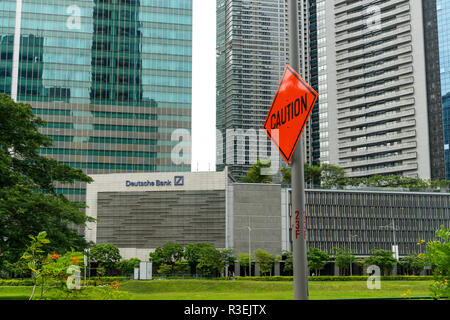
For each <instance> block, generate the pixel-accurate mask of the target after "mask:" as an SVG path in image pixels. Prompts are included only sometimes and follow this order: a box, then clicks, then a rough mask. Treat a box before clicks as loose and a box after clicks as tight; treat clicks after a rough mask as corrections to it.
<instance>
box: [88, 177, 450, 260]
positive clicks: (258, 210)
mask: <svg viewBox="0 0 450 320" xmlns="http://www.w3.org/2000/svg"><path fill="white" fill-rule="evenodd" d="M92 178H93V179H94V182H93V183H91V184H89V185H88V186H87V205H88V208H87V210H86V212H87V214H88V215H89V216H92V217H95V218H98V219H99V221H98V222H96V223H89V224H88V225H87V228H86V232H85V234H86V239H87V240H88V241H93V242H95V243H113V244H115V245H117V246H118V247H119V249H120V251H121V254H122V256H123V257H124V258H132V257H138V258H140V259H142V260H146V259H148V257H149V252H151V251H153V250H154V249H155V248H157V247H160V246H163V245H164V244H165V243H167V242H177V243H180V244H181V245H183V246H186V245H187V244H190V243H197V242H207V243H211V244H213V245H214V246H216V247H217V248H231V249H233V250H234V253H235V254H236V255H237V254H239V253H248V252H249V251H250V252H254V251H255V250H256V249H263V250H267V251H268V252H270V253H271V254H281V253H282V251H283V250H291V248H292V247H291V234H292V233H291V229H292V224H291V222H290V220H291V219H290V217H291V205H290V203H291V201H290V190H289V189H285V188H281V185H278V184H244V183H235V182H232V181H231V180H230V179H229V177H228V174H227V173H226V172H193V173H190V172H189V173H186V172H178V173H177V172H170V173H168V172H166V173H127V174H123V173H120V174H105V175H92ZM306 217H307V241H308V246H310V247H315V248H319V249H321V250H324V251H327V252H329V253H332V249H333V248H335V247H340V248H351V249H352V250H353V251H354V252H355V253H356V255H358V256H368V255H370V254H371V250H372V249H387V250H390V249H391V248H392V245H394V244H396V245H398V247H399V254H400V256H404V255H407V254H409V253H418V252H420V249H421V248H420V247H419V246H417V242H418V241H419V240H422V239H423V240H426V241H429V240H433V239H435V231H436V230H437V229H439V227H440V225H444V226H446V227H447V228H448V227H449V226H450V193H445V192H406V191H399V190H390V191H373V190H365V191H364V190H306ZM249 227H250V230H249Z"/></svg>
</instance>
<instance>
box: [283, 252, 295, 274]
mask: <svg viewBox="0 0 450 320" xmlns="http://www.w3.org/2000/svg"><path fill="white" fill-rule="evenodd" d="M282 256H283V258H284V267H283V271H284V272H291V271H292V270H293V256H292V252H291V251H283V253H282Z"/></svg>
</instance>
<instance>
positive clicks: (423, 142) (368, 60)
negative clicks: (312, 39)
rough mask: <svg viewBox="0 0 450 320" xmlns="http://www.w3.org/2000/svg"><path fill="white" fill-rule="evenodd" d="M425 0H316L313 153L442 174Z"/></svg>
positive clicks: (380, 168)
mask: <svg viewBox="0 0 450 320" xmlns="http://www.w3.org/2000/svg"><path fill="white" fill-rule="evenodd" d="M430 2H432V1H429V2H428V1H409V0H386V1H378V0H372V1H370V0H365V1H351V0H336V1H326V0H316V1H315V5H316V20H317V39H316V41H317V55H318V88H319V90H318V91H319V95H320V105H319V119H320V120H319V123H320V124H319V127H320V130H319V131H320V153H321V156H320V160H321V161H323V162H329V163H332V164H336V165H339V166H341V167H344V168H345V169H346V172H347V175H348V176H350V177H364V176H370V175H374V174H396V175H405V176H418V177H420V178H423V179H427V178H433V179H435V178H443V177H444V161H443V159H444V157H443V149H444V148H443V133H442V132H443V131H442V114H441V102H440V99H438V98H437V97H439V96H440V93H439V86H440V84H439V76H437V77H436V74H437V75H438V72H439V71H438V70H439V67H438V66H439V62H438V61H439V59H437V60H436V58H437V57H438V55H437V54H436V52H437V27H436V17H435V13H436V11H434V17H433V11H430V10H428V8H427V7H428V6H429V5H430Z"/></svg>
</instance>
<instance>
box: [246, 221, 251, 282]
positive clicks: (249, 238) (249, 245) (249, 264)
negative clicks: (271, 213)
mask: <svg viewBox="0 0 450 320" xmlns="http://www.w3.org/2000/svg"><path fill="white" fill-rule="evenodd" d="M247 228H248V276H249V277H251V276H252V250H251V248H252V246H251V236H250V232H252V228H250V216H249V217H248V227H247Z"/></svg>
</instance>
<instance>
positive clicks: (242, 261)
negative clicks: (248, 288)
mask: <svg viewBox="0 0 450 320" xmlns="http://www.w3.org/2000/svg"><path fill="white" fill-rule="evenodd" d="M237 261H238V262H239V265H240V266H242V267H244V268H246V269H244V275H245V276H247V268H248V267H249V265H250V263H253V262H254V259H253V257H250V256H249V254H248V253H239V255H238V256H237ZM249 274H250V270H249Z"/></svg>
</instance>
